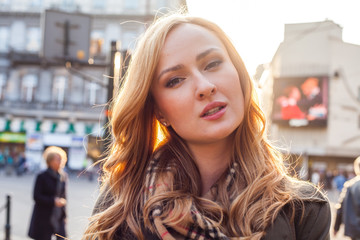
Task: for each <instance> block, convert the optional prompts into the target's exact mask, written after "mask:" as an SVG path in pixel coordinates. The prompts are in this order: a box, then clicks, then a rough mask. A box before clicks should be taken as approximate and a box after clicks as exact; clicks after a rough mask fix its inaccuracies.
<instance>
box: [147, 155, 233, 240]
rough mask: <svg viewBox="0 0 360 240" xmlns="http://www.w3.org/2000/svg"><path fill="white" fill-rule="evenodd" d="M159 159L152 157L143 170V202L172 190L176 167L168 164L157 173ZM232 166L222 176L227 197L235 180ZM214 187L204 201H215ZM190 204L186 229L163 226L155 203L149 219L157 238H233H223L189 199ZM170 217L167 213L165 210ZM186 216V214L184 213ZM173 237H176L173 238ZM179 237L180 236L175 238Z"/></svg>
mask: <svg viewBox="0 0 360 240" xmlns="http://www.w3.org/2000/svg"><path fill="white" fill-rule="evenodd" d="M158 164H159V159H158V158H153V159H152V160H151V162H150V165H149V167H148V169H147V173H146V183H145V184H146V185H145V187H146V188H147V190H148V191H146V194H145V198H144V201H145V203H146V202H147V200H148V199H149V198H150V197H152V196H156V195H158V194H163V193H166V192H169V191H171V190H172V188H173V181H174V174H173V172H174V171H176V167H175V166H172V165H171V163H169V164H168V165H167V167H166V169H165V171H162V172H161V173H160V172H159V167H158ZM236 166H237V164H236V163H233V164H232V165H231V166H230V168H229V171H228V175H227V177H226V182H225V184H226V187H227V191H228V192H229V194H230V193H231V188H232V186H233V183H234V177H235V167H236ZM214 188H217V186H216V185H214V186H213V187H212V189H210V191H209V192H208V193H207V194H206V195H205V196H204V198H207V199H211V200H213V201H216V200H217V197H216V196H217V194H214V193H216V192H217V190H216V189H215V191H214ZM233 197H234V196H230V200H232V198H233ZM191 201H192V204H191V208H190V216H191V218H190V222H189V224H187V225H186V226H184V225H181V224H176V225H175V226H171V228H170V227H169V226H166V225H165V224H164V223H163V221H162V219H161V217H160V216H161V215H162V213H163V210H164V209H163V205H162V204H161V203H157V204H155V206H154V207H153V209H152V211H151V213H150V216H149V219H150V222H151V224H152V226H153V227H154V229H155V230H156V231H157V234H158V236H159V237H160V238H161V239H164V240H175V239H199V240H203V239H221V240H225V239H233V238H229V237H227V236H225V235H224V234H223V233H222V232H221V230H220V228H219V227H217V226H214V225H213V224H212V223H211V222H210V221H209V220H208V219H206V218H205V217H204V216H203V215H202V214H201V213H200V212H199V211H198V210H197V208H196V206H195V204H194V201H193V200H192V199H191ZM169 212H170V214H171V210H170V211H169ZM184 214H186V213H184ZM175 235H176V236H175ZM179 235H180V236H179Z"/></svg>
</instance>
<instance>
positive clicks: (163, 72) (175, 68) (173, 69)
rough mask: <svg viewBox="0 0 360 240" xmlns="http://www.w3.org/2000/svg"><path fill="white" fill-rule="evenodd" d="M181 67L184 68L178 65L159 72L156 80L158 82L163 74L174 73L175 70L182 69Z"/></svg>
mask: <svg viewBox="0 0 360 240" xmlns="http://www.w3.org/2000/svg"><path fill="white" fill-rule="evenodd" d="M183 67H184V65H182V64H178V65H176V66H173V67H169V68H167V69H165V70H163V71H161V73H160V74H159V76H158V80H160V78H161V76H162V75H164V74H165V73H168V72H174V71H177V70H179V69H181V68H183Z"/></svg>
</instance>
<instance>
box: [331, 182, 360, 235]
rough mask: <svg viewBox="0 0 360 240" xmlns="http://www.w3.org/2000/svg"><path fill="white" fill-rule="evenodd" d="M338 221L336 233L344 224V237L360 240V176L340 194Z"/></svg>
mask: <svg viewBox="0 0 360 240" xmlns="http://www.w3.org/2000/svg"><path fill="white" fill-rule="evenodd" d="M336 208H337V211H336V220H335V224H334V231H336V232H337V231H338V230H339V228H340V225H341V224H342V223H344V225H345V231H344V235H345V236H348V237H351V238H352V239H359V238H360V225H359V223H360V176H357V177H355V178H353V179H351V180H349V181H347V182H345V184H344V188H343V190H342V192H341V194H340V198H339V204H337V205H336Z"/></svg>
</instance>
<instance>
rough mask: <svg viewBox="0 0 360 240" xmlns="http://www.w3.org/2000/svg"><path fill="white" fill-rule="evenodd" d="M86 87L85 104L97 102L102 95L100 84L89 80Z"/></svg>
mask: <svg viewBox="0 0 360 240" xmlns="http://www.w3.org/2000/svg"><path fill="white" fill-rule="evenodd" d="M85 89H86V90H85V104H90V105H94V104H96V103H97V99H98V97H99V95H100V93H99V91H100V86H99V85H98V84H96V83H93V82H87V83H86V87H85Z"/></svg>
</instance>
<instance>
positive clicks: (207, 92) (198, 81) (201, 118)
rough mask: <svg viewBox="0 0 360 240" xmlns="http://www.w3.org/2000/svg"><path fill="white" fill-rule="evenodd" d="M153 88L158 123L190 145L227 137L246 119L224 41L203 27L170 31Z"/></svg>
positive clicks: (187, 26) (240, 93)
mask: <svg viewBox="0 0 360 240" xmlns="http://www.w3.org/2000/svg"><path fill="white" fill-rule="evenodd" d="M151 92H152V95H153V97H154V99H155V102H156V115H157V118H158V119H159V121H160V122H166V123H167V124H168V126H169V125H171V126H172V128H173V129H174V130H175V132H176V133H177V134H178V135H179V136H180V137H182V138H183V139H184V140H185V141H187V143H188V144H204V143H214V142H216V141H219V140H224V139H227V138H228V137H229V136H230V134H231V133H232V132H233V131H234V130H235V129H236V128H237V127H238V126H239V125H240V123H241V121H242V120H243V116H244V97H243V93H242V90H241V85H240V80H239V76H238V73H237V71H236V69H235V67H234V65H233V63H232V62H231V60H230V57H229V55H228V53H227V51H226V49H225V46H224V45H223V44H222V42H221V41H220V40H219V39H218V38H217V37H216V36H215V35H214V34H213V33H212V32H210V31H208V30H207V29H205V28H203V27H200V26H198V25H194V24H181V25H180V26H178V27H176V28H175V29H173V30H172V31H171V32H170V33H169V34H168V36H167V38H166V41H165V44H164V46H163V49H162V51H161V53H160V61H159V64H158V66H157V69H156V74H155V78H154V80H153V84H152V88H151Z"/></svg>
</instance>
